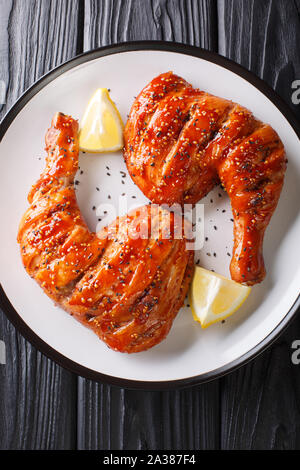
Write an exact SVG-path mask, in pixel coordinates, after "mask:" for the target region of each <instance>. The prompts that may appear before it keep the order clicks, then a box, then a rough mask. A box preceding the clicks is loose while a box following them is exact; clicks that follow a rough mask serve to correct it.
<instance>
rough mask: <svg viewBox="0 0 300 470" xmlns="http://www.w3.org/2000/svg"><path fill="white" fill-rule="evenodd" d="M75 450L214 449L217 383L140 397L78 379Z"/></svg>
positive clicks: (216, 430) (217, 426) (122, 390)
mask: <svg viewBox="0 0 300 470" xmlns="http://www.w3.org/2000/svg"><path fill="white" fill-rule="evenodd" d="M78 396H79V399H78V409H79V414H78V448H79V449H107V450H109V449H113V450H116V449H122V450H123V449H126V450H135V449H151V450H156V449H170V450H172V449H176V450H184V449H216V448H217V447H218V436H219V414H218V403H219V390H218V382H214V383H211V384H206V385H203V386H201V387H197V388H194V389H192V390H191V389H190V390H183V391H170V392H142V391H134V390H124V389H118V388H116V387H110V386H108V385H104V384H97V383H95V382H91V381H88V380H84V379H82V378H81V379H79V387H78Z"/></svg>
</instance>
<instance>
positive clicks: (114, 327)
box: [18, 113, 193, 353]
mask: <svg viewBox="0 0 300 470" xmlns="http://www.w3.org/2000/svg"><path fill="white" fill-rule="evenodd" d="M46 150H47V152H48V155H47V158H46V168H45V170H44V172H43V173H42V175H41V176H40V178H39V180H38V181H37V182H36V183H35V184H34V185H33V187H32V189H31V191H30V193H29V196H28V201H29V204H30V207H29V209H28V210H27V211H26V213H25V214H24V216H23V218H22V221H21V223H20V227H19V232H18V242H19V244H20V248H21V255H22V260H23V263H24V266H25V268H26V270H27V272H28V274H29V275H30V276H31V277H33V278H34V279H35V280H36V281H37V282H38V283H39V285H40V286H41V287H42V288H43V290H44V291H45V292H46V294H47V295H48V296H49V297H51V298H52V299H53V300H54V301H55V302H56V303H57V304H58V305H60V306H61V307H62V308H63V309H65V310H67V311H68V312H70V313H71V315H74V317H75V318H76V319H77V320H79V321H80V322H81V323H83V324H84V325H85V326H87V327H89V328H91V329H92V330H93V331H94V332H95V333H96V334H97V335H98V336H99V337H100V338H101V339H102V340H103V341H105V343H107V345H108V346H109V347H111V348H112V349H114V350H117V351H121V352H127V353H133V352H138V351H143V350H146V349H148V348H150V347H152V346H154V345H155V344H157V343H159V342H160V341H162V340H163V339H164V338H165V336H166V335H167V334H168V332H169V330H170V328H171V325H172V322H173V320H174V318H175V316H176V314H177V312H178V310H179V309H180V307H181V306H182V304H183V301H184V298H185V295H186V292H187V289H188V286H189V283H190V280H191V275H192V270H193V252H192V251H188V250H187V249H186V240H185V239H184V238H183V237H177V238H175V236H174V235H175V233H177V234H178V230H179V229H178V227H179V226H180V223H181V222H182V219H179V218H178V217H177V216H175V215H174V214H170V213H169V212H168V211H166V210H163V209H161V208H159V207H157V206H150V205H148V206H144V207H141V208H139V209H136V210H135V211H132V212H131V213H129V214H127V215H125V216H123V217H121V218H117V219H116V221H115V222H114V223H112V224H111V225H109V226H108V227H105V228H104V229H103V230H102V231H101V232H100V233H98V234H95V233H93V232H91V231H90V230H89V229H88V227H87V225H86V223H85V221H84V220H83V217H82V215H81V213H80V210H79V207H78V205H77V200H76V195H75V191H74V184H73V183H74V176H75V174H76V171H77V169H78V153H79V146H78V123H77V121H75V120H74V119H72V118H71V117H70V116H66V115H64V114H62V113H57V114H56V115H55V116H54V118H53V120H52V127H51V128H50V129H49V130H48V132H47V135H46ZM142 229H143V230H142ZM153 233H154V234H155V237H154V236H152V234H153ZM137 235H139V236H137Z"/></svg>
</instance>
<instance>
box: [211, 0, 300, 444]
mask: <svg viewBox="0 0 300 470" xmlns="http://www.w3.org/2000/svg"><path fill="white" fill-rule="evenodd" d="M218 20H219V50H220V53H222V54H223V55H226V56H227V57H229V58H231V59H233V60H235V61H236V62H238V63H240V64H242V65H244V66H245V67H246V68H248V69H249V70H251V71H252V72H254V73H255V74H256V75H258V76H259V77H260V78H263V79H264V80H265V81H266V82H268V83H269V85H271V87H272V88H274V89H275V90H276V91H277V92H278V93H279V94H280V95H281V96H282V98H283V99H284V100H285V101H286V102H287V104H288V105H289V106H290V107H291V108H292V110H293V111H294V112H295V114H296V115H298V117H300V106H295V105H293V104H292V101H291V94H292V88H291V84H292V82H293V81H294V80H295V79H299V78H300V59H299V51H298V48H297V46H296V44H300V16H299V2H297V3H296V2H294V1H290V2H286V1H285V0H275V1H272V0H268V1H264V2H261V1H260V0H247V1H240V0H238V1H236V0H220V1H219V2H218ZM288 171H291V168H290V169H289V168H288ZM299 337H300V318H299V316H298V319H296V320H295V321H294V322H293V323H292V325H291V326H290V327H289V329H288V330H287V332H286V333H284V334H283V335H282V336H281V337H280V339H279V340H278V341H277V342H276V343H275V344H274V345H273V346H272V347H271V348H270V349H268V351H266V352H265V353H263V354H262V355H261V356H260V358H259V359H257V360H255V361H253V362H252V363H250V364H249V365H247V366H245V367H243V368H242V369H240V370H239V371H237V372H235V373H234V374H231V375H229V376H227V377H225V378H224V379H222V380H221V385H220V387H221V403H222V407H221V413H222V414H221V416H222V426H221V447H222V448H223V449H297V448H299V446H300V434H299V431H300V427H299V426H300V401H299V389H300V375H299V367H298V369H297V366H293V365H292V363H291V343H292V342H293V340H295V339H297V338H299Z"/></svg>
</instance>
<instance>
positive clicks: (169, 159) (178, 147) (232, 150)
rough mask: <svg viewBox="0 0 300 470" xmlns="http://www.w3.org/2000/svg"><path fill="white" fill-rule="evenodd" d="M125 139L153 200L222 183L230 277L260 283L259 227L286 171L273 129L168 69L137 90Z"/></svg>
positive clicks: (189, 196)
mask: <svg viewBox="0 0 300 470" xmlns="http://www.w3.org/2000/svg"><path fill="white" fill-rule="evenodd" d="M172 84H180V87H179V90H177V91H176V92H172ZM166 86H167V90H168V92H167V93H164V87H166ZM175 88H176V87H174V89H175ZM153 90H155V95H156V99H155V102H154V101H153V99H152V95H151V93H152V92H153ZM159 100H160V101H161V104H160V103H159ZM146 103H148V106H146ZM180 113H182V116H180V117H182V119H179V115H180ZM141 115H142V116H143V120H144V123H145V125H144V126H143V136H142V137H141V134H140V133H139V131H140V122H141ZM174 123H175V124H176V126H177V127H176V126H175V127H174ZM157 131H158V132H157ZM124 136H125V147H124V158H125V161H126V164H127V168H128V170H129V172H130V174H131V176H132V178H133V180H134V182H135V183H136V184H137V185H138V187H139V188H140V189H141V190H142V191H143V193H144V194H145V195H146V196H147V197H148V198H149V199H150V200H151V201H152V202H155V203H159V204H163V203H166V204H169V205H172V204H174V203H179V204H181V205H183V204H185V203H190V204H195V203H196V202H198V201H199V200H200V199H202V198H203V197H204V196H205V195H206V194H207V193H208V192H209V191H210V190H211V189H212V188H213V187H214V186H215V185H216V184H219V183H220V182H221V184H222V186H223V188H224V189H225V190H226V191H227V193H228V195H229V197H230V200H231V206H232V212H233V217H234V248H233V256H232V259H231V265H230V272H231V277H232V279H234V280H235V281H237V282H240V283H243V284H248V285H252V284H255V283H258V282H261V281H262V280H263V278H264V277H265V267H264V261H263V255H262V248H263V238H264V232H265V229H266V227H267V225H268V223H269V221H270V219H271V216H272V214H273V212H274V210H275V208H276V206H277V202H278V200H279V196H280V192H281V189H282V186H283V181H284V174H285V170H286V158H285V151H284V147H283V144H282V142H281V140H280V139H279V137H278V135H277V133H276V132H275V131H274V130H273V129H272V128H271V127H270V126H269V125H267V124H264V123H262V122H261V121H259V120H258V119H256V118H255V117H254V116H253V115H252V113H251V112H250V111H249V110H247V109H246V108H244V107H242V106H240V105H239V104H237V103H233V102H231V101H229V100H225V99H223V98H218V97H216V96H213V95H210V94H208V93H206V92H204V91H200V90H198V89H194V88H193V87H192V86H191V85H190V84H189V83H187V82H186V81H185V80H183V79H181V78H180V77H178V76H176V75H174V74H173V73H172V72H168V73H164V74H161V75H160V76H158V77H156V78H154V80H152V81H151V82H150V83H149V84H148V85H146V87H145V88H144V89H143V90H142V91H141V92H140V94H139V96H138V97H137V98H136V100H135V102H134V104H133V106H132V109H131V112H130V115H129V119H128V121H127V123H126V127H125V133H124ZM153 153H155V158H153V159H152V158H151V157H152V154H153Z"/></svg>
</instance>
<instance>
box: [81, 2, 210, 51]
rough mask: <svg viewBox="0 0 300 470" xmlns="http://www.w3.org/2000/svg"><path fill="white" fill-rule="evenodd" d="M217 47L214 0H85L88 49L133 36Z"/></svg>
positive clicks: (132, 39)
mask: <svg viewBox="0 0 300 470" xmlns="http://www.w3.org/2000/svg"><path fill="white" fill-rule="evenodd" d="M139 39H141V40H146V39H154V40H164V41H177V42H184V43H186V44H193V45H195V46H201V47H204V48H205V49H210V50H216V49H217V15H216V3H215V0H168V1H166V0H102V1H101V2H99V1H97V0H86V1H85V24H84V48H85V50H89V49H95V48H96V47H100V46H105V45H108V44H114V43H117V42H123V41H134V40H139Z"/></svg>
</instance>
